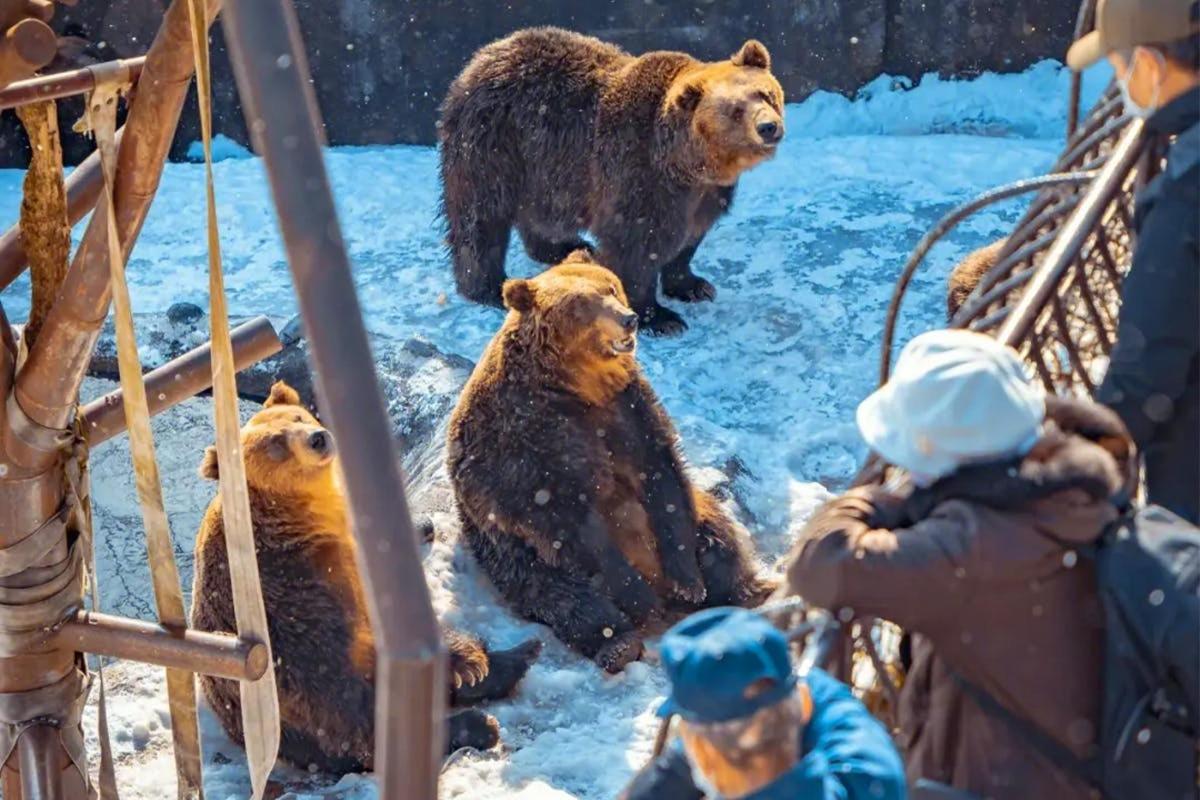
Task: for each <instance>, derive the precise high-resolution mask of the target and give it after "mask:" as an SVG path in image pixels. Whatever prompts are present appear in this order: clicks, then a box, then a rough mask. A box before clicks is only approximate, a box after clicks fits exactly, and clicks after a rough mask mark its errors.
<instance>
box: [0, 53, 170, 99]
mask: <svg viewBox="0 0 1200 800" xmlns="http://www.w3.org/2000/svg"><path fill="white" fill-rule="evenodd" d="M145 63H146V57H145V56H136V57H135V58H124V59H118V60H116V61H112V62H108V63H107V64H97V65H96V66H92V67H81V68H79V69H73V70H69V71H67V72H57V73H55V74H53V75H38V76H37V77H34V78H26V79H25V80H23V81H14V82H13V83H10V84H9V85H8V86H6V87H5V88H3V89H0V111H4V110H5V109H9V108H16V107H17V106H23V105H25V104H26V103H33V102H36V101H38V100H61V99H62V98H64V97H73V96H75V95H77V94H83V93H84V92H90V91H91V90H92V89H94V88H96V70H97V68H100V67H105V66H111V65H120V66H121V67H123V68H124V69H127V70H128V71H129V77H130V78H131V79H132V80H133V81H134V83H136V82H137V79H138V76H139V75H141V74H142V66H143V65H144V64H145Z"/></svg>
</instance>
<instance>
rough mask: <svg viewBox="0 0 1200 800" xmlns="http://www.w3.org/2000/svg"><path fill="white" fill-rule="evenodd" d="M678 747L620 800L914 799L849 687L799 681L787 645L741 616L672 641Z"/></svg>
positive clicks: (667, 654)
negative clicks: (908, 793) (678, 718)
mask: <svg viewBox="0 0 1200 800" xmlns="http://www.w3.org/2000/svg"><path fill="white" fill-rule="evenodd" d="M661 652H662V661H663V666H664V667H665V669H666V672H667V676H668V678H670V681H671V694H670V696H668V698H667V700H666V701H665V702H664V703H663V705H662V707H661V708H660V709H659V712H658V713H659V715H660V716H664V717H665V716H670V715H678V716H679V717H680V722H679V728H680V737H679V739H677V740H675V741H674V742H672V743H671V744H670V745H669V746H668V747H667V749H666V751H665V752H664V753H663V755H661V756H660V757H658V758H657V759H655V760H654V761H652V762H651V763H650V764H649V765H647V766H646V767H645V768H644V769H643V770H642V771H641V772H639V773H638V774H637V776H635V777H634V779H633V781H632V782H631V783H630V784H629V786H628V787H627V788H626V789H625V791H624V792H623V793H622V795H621V798H622V800H702V799H703V798H708V800H721V798H739V800H904V797H905V788H904V769H903V767H902V766H901V763H900V757H899V755H897V753H896V748H895V746H894V745H893V744H892V741H891V739H890V738H889V737H888V734H887V732H886V731H885V730H884V729H883V726H881V725H880V724H879V722H878V721H877V720H875V719H874V718H873V717H872V716H871V715H870V714H869V713H868V712H867V710H866V708H864V707H863V705H862V703H860V702H859V701H858V700H856V699H855V698H854V696H853V695H851V694H850V690H849V689H848V688H847V687H846V686H845V685H843V684H841V683H839V682H838V681H836V680H834V679H833V678H831V677H829V676H828V675H826V674H825V673H824V672H822V671H820V670H818V669H814V670H811V671H810V672H809V673H808V674H807V675H806V676H804V677H803V678H801V677H799V676H797V675H796V674H795V672H794V671H793V667H792V664H791V660H790V658H789V655H788V642H787V639H786V638H785V637H784V635H783V634H782V633H781V632H780V631H778V630H777V629H776V628H775V627H773V626H772V625H771V623H770V622H768V621H767V620H766V619H764V618H763V617H762V616H760V615H758V614H755V613H754V612H752V611H747V610H745V609H741V608H732V607H721V608H711V609H707V610H705V611H701V612H698V613H696V614H693V615H692V616H690V617H688V618H687V619H685V620H683V621H682V622H680V623H678V624H677V625H675V626H674V627H673V628H672V629H671V630H669V631H667V633H666V634H664V635H663V638H662V646H661Z"/></svg>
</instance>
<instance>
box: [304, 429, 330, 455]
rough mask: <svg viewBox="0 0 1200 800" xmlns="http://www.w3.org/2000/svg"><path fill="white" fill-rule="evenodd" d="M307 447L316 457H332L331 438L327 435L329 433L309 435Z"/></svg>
mask: <svg viewBox="0 0 1200 800" xmlns="http://www.w3.org/2000/svg"><path fill="white" fill-rule="evenodd" d="M308 446H309V448H310V449H311V450H312V451H313V452H314V453H316V454H317V455H320V456H329V455H333V450H334V446H333V436H332V435H331V434H330V433H329V431H324V430H321V431H316V432H314V433H311V434H309V436H308Z"/></svg>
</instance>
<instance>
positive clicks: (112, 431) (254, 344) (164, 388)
mask: <svg viewBox="0 0 1200 800" xmlns="http://www.w3.org/2000/svg"><path fill="white" fill-rule="evenodd" d="M230 338H231V339H232V341H233V357H234V359H235V360H236V362H237V368H238V370H239V371H240V370H243V369H245V368H246V367H249V366H251V365H252V364H257V363H258V362H259V361H262V360H263V359H264V358H269V357H270V356H273V355H275V354H276V353H278V352H279V351H280V350H282V349H283V343H282V342H280V341H279V336H278V335H277V334H276V333H275V328H274V327H272V325H271V322H270V320H268V319H267V318H266V317H255V318H254V319H252V320H250V321H248V322H243V323H242V324H241V325H239V326H237V327H236V328H234V329H233V330H232V331H231V332H230ZM145 383H146V399H147V400H148V401H149V405H150V413H151V414H158V413H160V412H162V411H165V410H167V409H168V408H172V407H174V406H177V405H179V404H180V403H182V402H183V401H184V400H187V399H188V398H189V397H194V396H196V395H197V394H199V393H200V392H203V391H204V390H206V389H209V388H211V387H212V345H211V343H208V342H206V343H204V344H202V345H200V346H199V347H197V348H196V349H194V350H189V351H188V352H186V353H184V354H183V355H181V356H180V357H179V358H176V359H173V360H171V361H168V362H167V363H166V364H163V365H162V366H161V367H159V368H158V369H155V370H152V371H150V372H148V373H146V376H145ZM81 416H82V418H83V430H84V432H85V433H86V434H87V437H88V444H89V445H90V446H92V447H95V446H96V445H98V444H100V443H101V442H106V441H108V440H109V439H111V438H112V437H114V436H116V435H117V434H119V433H122V432H124V430H125V403H124V395H122V393H121V390H120V389H117V390H116V391H114V392H110V393H109V394H106V395H104V396H103V397H100V398H97V399H95V400H93V401H92V402H90V403H88V404H87V405H86V406H84V407H83V410H82V412H81Z"/></svg>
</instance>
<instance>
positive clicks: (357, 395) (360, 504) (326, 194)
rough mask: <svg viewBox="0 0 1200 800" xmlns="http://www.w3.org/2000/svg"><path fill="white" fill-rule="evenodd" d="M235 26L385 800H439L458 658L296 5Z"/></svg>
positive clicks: (230, 33)
mask: <svg viewBox="0 0 1200 800" xmlns="http://www.w3.org/2000/svg"><path fill="white" fill-rule="evenodd" d="M223 23H224V24H223V28H224V32H225V38H226V42H227V44H228V47H229V52H230V55H231V58H232V61H233V67H234V73H235V75H236V76H237V83H238V92H239V95H240V97H241V101H242V107H243V109H244V110H245V114H246V121H247V127H248V128H249V130H250V132H251V136H252V137H253V139H254V144H255V150H256V152H259V153H261V154H262V156H263V160H264V163H265V166H266V170H267V176H268V179H269V181H270V184H271V191H272V194H273V196H274V200H275V207H276V210H277V212H278V216H279V224H280V228H281V231H282V234H283V240H284V246H285V248H286V250H287V254H288V262H289V264H290V266H291V270H292V277H293V281H294V283H295V287H296V292H297V294H298V295H299V301H300V310H301V314H302V316H303V319H304V324H305V329H306V331H307V334H308V342H309V345H310V348H311V353H312V358H313V362H314V366H315V372H316V375H317V391H318V396H319V398H320V400H321V409H322V412H323V413H324V414H326V415H327V416H328V420H329V425H330V428H332V430H333V433H334V436H336V437H337V440H338V443H339V447H340V450H341V452H342V453H343V455H342V470H343V472H344V474H345V477H346V487H347V492H348V496H349V502H350V509H351V515H352V518H353V521H354V525H353V528H354V535H355V539H356V540H357V542H358V553H359V558H358V561H359V570H360V572H361V573H362V575H363V578H364V583H365V584H366V587H367V589H368V592H367V597H368V602H369V604H370V613H371V623H372V627H373V629H374V632H375V644H376V650H377V654H378V656H377V666H376V676H375V688H376V705H375V773H376V778H377V781H378V784H379V793H380V797H386V798H388V800H432V799H433V798H435V797H436V796H437V783H438V773H439V769H440V763H441V758H442V750H443V743H444V721H443V715H444V705H445V694H446V692H445V687H446V681H445V653H444V650H443V648H442V644H441V638H440V635H439V632H438V626H437V622H436V619H435V617H434V614H433V608H432V606H431V604H430V600H429V594H428V590H427V588H426V585H425V576H424V574H423V571H422V567H421V559H420V555H419V551H418V543H417V538H416V535H415V534H414V531H413V526H412V519H411V517H410V515H409V511H408V507H407V503H406V501H405V494H404V485H403V482H402V480H401V476H400V469H399V464H398V460H397V453H396V449H395V445H394V442H393V440H392V434H391V425H390V424H389V421H388V417H387V414H386V412H385V408H384V403H383V397H382V395H381V393H380V390H379V383H378V378H377V376H376V373H375V367H374V360H373V358H372V355H371V349H370V345H369V343H368V340H367V332H366V329H365V327H364V325H363V319H362V311H361V309H360V307H359V303H358V296H357V294H356V292H355V288H354V282H353V277H352V275H351V271H350V262H349V258H348V256H347V254H346V247H345V244H344V243H343V240H342V234H341V229H340V226H339V225H338V219H337V213H336V209H335V207H334V202H333V195H332V192H331V190H330V187H329V180H328V177H327V175H326V172H325V163H324V159H323V157H322V153H321V146H322V144H323V141H322V135H321V120H320V112H319V111H318V108H317V102H316V96H315V94H314V91H313V86H312V80H311V78H310V72H309V68H308V62H307V59H306V57H305V54H304V48H303V44H302V41H301V37H300V27H299V23H298V21H297V19H296V12H295V8H294V7H293V5H292V3H291V2H290V0H228V2H227V3H226V7H225V12H224V19H223Z"/></svg>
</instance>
